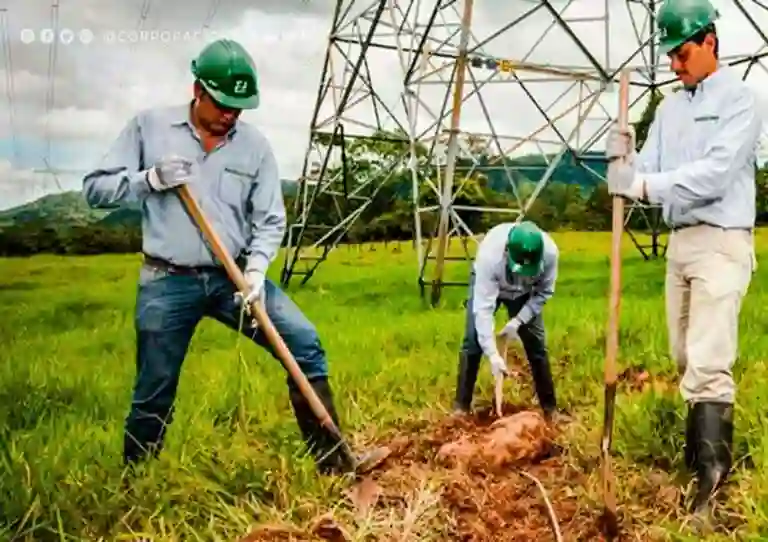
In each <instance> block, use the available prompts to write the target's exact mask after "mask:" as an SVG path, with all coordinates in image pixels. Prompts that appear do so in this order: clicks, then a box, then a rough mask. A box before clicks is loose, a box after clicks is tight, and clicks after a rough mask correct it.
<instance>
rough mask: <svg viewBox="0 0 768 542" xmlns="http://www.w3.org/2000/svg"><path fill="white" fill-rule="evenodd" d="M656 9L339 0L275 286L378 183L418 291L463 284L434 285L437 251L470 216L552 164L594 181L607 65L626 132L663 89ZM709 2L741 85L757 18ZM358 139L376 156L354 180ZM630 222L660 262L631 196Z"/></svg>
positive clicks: (324, 247) (652, 214)
mask: <svg viewBox="0 0 768 542" xmlns="http://www.w3.org/2000/svg"><path fill="white" fill-rule="evenodd" d="M715 1H716V2H717V0H715ZM660 4H661V2H660V1H658V0H570V1H569V0H560V1H558V0H525V1H523V0H515V1H510V0H494V1H491V0H478V1H477V2H475V1H473V0H410V1H402V0H381V1H378V0H377V1H371V0H357V1H355V0H339V1H338V2H337V3H336V7H335V11H334V14H333V21H332V24H331V29H330V34H329V38H328V48H327V51H326V57H325V62H324V65H323V68H322V75H321V83H320V87H319V89H318V93H317V101H316V104H315V110H314V114H313V118H312V121H311V127H310V138H309V139H310V140H309V148H308V150H307V153H306V157H305V161H304V168H303V172H302V175H301V178H300V179H299V185H298V186H299V191H298V194H297V198H296V208H295V209H294V213H295V221H294V223H292V224H291V225H290V227H289V233H288V247H287V250H286V258H285V262H284V267H283V275H282V281H283V284H285V285H287V284H288V283H289V282H290V279H291V278H292V276H294V275H301V276H303V280H302V284H303V283H305V282H306V281H307V280H309V278H310V277H311V276H312V274H313V273H314V272H315V270H316V269H317V268H318V266H319V265H320V264H321V263H322V262H323V261H324V260H325V259H326V257H327V256H328V254H329V253H330V251H331V250H333V248H335V247H336V245H337V244H338V243H339V242H340V241H341V240H342V239H343V238H344V237H345V236H346V235H348V234H349V232H350V231H351V230H352V229H353V227H354V225H355V222H356V221H357V219H358V218H359V217H360V216H361V214H362V213H363V212H364V211H365V210H366V209H367V208H368V207H369V206H370V205H371V204H372V203H373V202H374V201H376V198H377V197H379V196H380V194H382V193H383V192H382V190H383V189H384V188H385V187H387V186H390V188H391V184H392V183H398V186H399V187H401V188H402V187H403V186H405V185H406V184H407V185H409V186H408V188H409V190H408V191H409V192H410V194H409V197H410V198H411V201H412V207H411V213H412V217H413V218H412V220H413V236H414V240H415V243H416V249H417V259H418V261H417V264H418V269H419V284H420V285H421V287H422V294H423V293H424V286H425V285H429V284H431V286H432V296H431V297H432V302H433V304H434V303H436V302H437V301H438V300H439V297H440V290H441V287H442V286H446V285H451V284H465V282H464V281H453V282H451V281H446V280H445V279H444V278H443V275H444V263H445V261H446V260H448V259H449V258H448V257H447V256H446V243H447V239H448V238H449V237H453V236H459V237H461V238H462V239H463V240H465V241H466V240H468V239H471V240H475V241H476V240H477V235H476V232H474V231H472V227H471V225H472V223H473V222H476V219H474V218H473V217H475V216H477V215H479V214H482V213H492V212H495V213H506V214H507V215H509V216H510V217H511V218H512V219H517V218H519V217H522V216H524V215H525V213H526V212H527V211H528V210H530V208H531V206H532V205H533V204H534V202H535V201H536V197H537V196H538V195H539V193H540V192H541V190H542V189H543V188H544V187H545V185H546V184H547V182H548V181H549V180H550V178H551V177H552V175H553V173H556V172H558V171H562V169H560V168H566V167H570V168H571V169H570V171H573V168H576V169H578V170H579V171H580V172H581V174H582V175H583V174H584V173H585V172H586V173H588V174H589V175H591V176H592V177H593V178H594V180H595V182H596V183H600V182H603V181H604V178H603V174H602V172H603V171H604V170H605V167H604V159H603V146H602V144H601V145H600V146H599V147H598V146H597V145H596V144H597V143H599V142H602V140H603V138H604V136H605V133H606V132H607V130H608V128H609V127H610V124H611V122H612V121H613V119H614V116H615V114H616V108H617V99H618V95H617V93H616V92H614V89H616V90H617V89H618V85H617V84H616V83H617V82H618V76H619V71H620V70H622V69H624V68H629V69H630V70H631V73H632V75H631V90H630V107H631V109H630V121H631V122H636V121H637V120H638V118H639V116H640V112H642V111H643V109H644V108H645V106H646V104H647V102H648V100H649V98H650V97H651V96H653V94H654V93H656V92H662V93H663V92H666V91H671V90H673V87H674V86H675V83H676V77H675V75H674V74H673V73H671V72H670V71H669V68H668V63H667V60H666V58H661V59H659V55H658V54H657V51H656V48H655V45H654V44H655V40H656V37H655V14H656V12H657V11H658V7H659V5H660ZM717 8H718V9H719V11H720V14H721V19H720V21H719V22H718V34H719V36H720V39H721V43H720V54H721V61H722V62H723V63H726V64H730V65H732V66H740V67H741V68H743V73H744V77H746V76H747V75H749V74H750V72H753V71H754V69H753V68H754V67H755V66H760V68H762V69H763V71H765V68H764V67H763V66H762V64H760V59H761V58H762V57H763V56H764V55H766V54H768V47H767V46H766V44H767V43H768V38H766V35H765V34H764V33H763V31H762V30H761V28H768V24H766V23H768V8H766V6H764V5H762V4H761V3H760V2H759V1H758V0H720V1H719V2H717ZM365 145H378V146H379V148H383V149H385V150H386V156H385V158H383V159H382V158H379V159H378V161H376V160H370V161H368V162H365V161H364V160H363V163H365V164H366V167H365V168H364V169H360V168H359V166H358V169H357V170H355V169H354V168H355V165H356V164H359V163H360V159H361V158H362V159H365V158H366V156H364V155H362V154H361V152H363V151H361V149H365V148H366V147H365ZM351 156H354V157H355V159H351ZM521 157H523V158H521ZM560 177H562V173H561V174H560ZM472 179H485V182H486V183H488V182H490V180H492V181H493V183H492V184H494V185H495V188H496V189H498V188H499V185H503V186H504V187H505V188H506V189H507V191H506V192H504V194H505V197H504V200H503V201H501V202H499V205H497V206H496V207H493V208H483V207H479V206H476V205H472V204H471V202H470V204H465V203H462V202H461V201H459V200H460V199H461V197H460V195H461V191H462V188H463V187H464V186H466V185H467V183H469V182H471V180H472ZM429 198H431V200H432V205H429V203H430V202H426V203H425V202H424V199H429ZM464 199H466V198H464ZM470 199H471V198H470ZM320 209H322V210H323V212H319V210H320ZM633 215H640V216H641V217H642V219H643V221H645V223H646V224H647V229H648V231H649V233H650V235H646V236H647V237H650V241H649V242H648V243H646V244H643V243H642V242H641V240H640V239H639V237H638V236H637V235H635V234H634V233H632V232H631V231H630V237H631V238H632V240H633V242H634V243H635V245H636V246H637V248H638V250H640V252H641V253H642V254H643V256H644V257H645V258H646V259H648V258H652V257H656V256H663V255H664V253H665V252H666V242H665V239H664V232H663V231H662V221H661V217H660V212H659V209H657V208H653V207H651V206H645V205H642V204H640V203H638V202H634V203H633V204H631V205H628V206H627V211H626V222H627V224H629V220H630V219H631V217H632V216H633ZM435 245H436V246H435ZM465 258H469V254H466V256H465ZM465 258H459V259H462V260H463V259H465ZM431 261H434V262H435V265H434V267H433V268H432V269H431V270H430V269H429V267H428V265H427V264H428V262H431Z"/></svg>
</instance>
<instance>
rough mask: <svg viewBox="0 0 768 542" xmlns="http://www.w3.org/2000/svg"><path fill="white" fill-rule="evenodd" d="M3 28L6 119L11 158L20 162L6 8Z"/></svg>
mask: <svg viewBox="0 0 768 542" xmlns="http://www.w3.org/2000/svg"><path fill="white" fill-rule="evenodd" d="M0 16H1V17H2V28H3V43H4V45H3V53H4V59H5V89H6V94H7V96H8V121H9V124H10V127H11V139H12V141H13V158H14V162H15V163H16V164H19V163H20V162H21V158H20V149H19V142H18V139H17V130H16V104H15V96H16V85H15V84H14V75H13V72H14V69H13V51H12V50H11V38H10V32H9V24H8V10H7V9H6V8H2V9H0Z"/></svg>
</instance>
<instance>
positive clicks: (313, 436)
mask: <svg viewBox="0 0 768 542" xmlns="http://www.w3.org/2000/svg"><path fill="white" fill-rule="evenodd" d="M310 384H311V385H312V388H313V389H314V390H315V393H316V394H317V396H318V397H319V398H320V401H322V403H323V405H325V408H326V410H327V411H328V414H329V415H330V416H331V419H332V420H333V423H334V424H336V427H339V418H338V415H337V414H336V408H335V406H334V404H333V393H332V392H331V386H330V384H329V382H328V379H327V378H323V377H321V378H316V379H312V380H310ZM288 392H289V397H290V400H291V406H292V407H293V412H294V414H295V416H296V421H297V423H298V424H299V429H300V430H301V434H302V436H303V438H304V442H305V443H306V445H307V449H308V450H309V452H310V453H311V454H312V455H313V456H314V457H315V461H316V463H317V468H318V470H319V471H320V472H321V473H323V474H340V473H346V472H352V471H354V469H355V459H354V458H353V457H351V456H350V455H349V453H348V451H347V450H346V448H344V447H343V444H342V443H341V442H340V441H339V439H338V438H336V437H335V436H334V435H333V434H332V433H331V432H330V431H328V430H327V429H326V428H325V427H323V426H322V425H321V424H320V421H319V420H318V419H317V416H315V414H314V412H312V409H311V408H310V406H309V403H308V402H307V400H306V399H305V398H304V396H303V395H302V394H301V392H300V391H299V389H298V387H297V386H296V384H295V383H294V382H293V379H290V378H289V381H288Z"/></svg>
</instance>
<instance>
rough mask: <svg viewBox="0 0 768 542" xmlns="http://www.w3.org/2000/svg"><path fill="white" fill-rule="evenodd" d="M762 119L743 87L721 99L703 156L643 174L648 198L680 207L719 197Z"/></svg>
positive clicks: (746, 155)
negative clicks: (670, 168) (672, 166)
mask: <svg viewBox="0 0 768 542" xmlns="http://www.w3.org/2000/svg"><path fill="white" fill-rule="evenodd" d="M760 128H761V120H760V117H759V115H758V112H757V107H756V100H755V98H754V96H753V94H752V92H751V91H750V90H749V89H747V88H742V89H741V90H740V91H739V92H737V93H734V95H732V96H728V97H726V99H724V100H723V102H722V109H721V112H720V119H719V121H718V125H717V126H716V127H715V128H714V130H713V132H714V133H713V135H712V137H711V139H710V140H709V141H708V142H707V146H706V149H705V151H704V156H703V157H702V158H700V159H698V160H695V161H693V162H690V163H687V164H684V165H682V166H680V167H679V168H677V169H674V170H671V171H665V172H654V173H648V174H645V175H644V177H645V180H646V183H647V192H648V200H649V201H650V202H651V203H662V202H664V203H670V204H672V205H676V206H678V207H680V208H681V209H683V210H688V209H691V208H693V207H696V206H698V205H701V204H705V203H709V202H712V201H716V200H717V199H719V198H720V197H721V196H722V194H723V191H724V190H725V189H726V188H727V186H728V184H729V183H730V182H731V180H732V179H733V172H734V171H735V170H736V169H738V168H740V167H742V166H743V165H744V164H745V163H746V162H747V160H748V159H749V157H750V155H752V154H753V153H754V151H755V148H756V145H757V142H758V140H759V137H760Z"/></svg>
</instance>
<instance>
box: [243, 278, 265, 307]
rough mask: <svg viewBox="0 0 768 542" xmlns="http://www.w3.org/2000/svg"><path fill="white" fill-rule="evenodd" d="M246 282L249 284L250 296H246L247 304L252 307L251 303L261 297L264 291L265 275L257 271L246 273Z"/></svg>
mask: <svg viewBox="0 0 768 542" xmlns="http://www.w3.org/2000/svg"><path fill="white" fill-rule="evenodd" d="M245 281H246V282H247V283H248V288H250V290H249V291H248V295H246V296H245V300H244V301H245V304H246V306H248V307H250V306H251V303H253V302H254V301H256V300H257V299H259V298H260V297H261V293H262V290H263V289H264V273H262V272H261V271H257V270H255V269H253V270H251V271H246V272H245Z"/></svg>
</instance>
